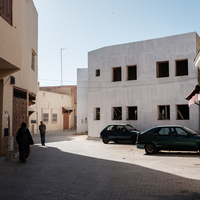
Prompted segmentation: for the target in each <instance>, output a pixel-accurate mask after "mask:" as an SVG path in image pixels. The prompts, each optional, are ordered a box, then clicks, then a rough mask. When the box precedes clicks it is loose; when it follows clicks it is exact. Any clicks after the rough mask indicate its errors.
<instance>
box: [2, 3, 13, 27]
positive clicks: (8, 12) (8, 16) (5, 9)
mask: <svg viewBox="0 0 200 200" xmlns="http://www.w3.org/2000/svg"><path fill="white" fill-rule="evenodd" d="M0 16H1V17H3V18H4V19H5V20H6V21H7V22H8V23H9V24H11V25H12V0H0Z"/></svg>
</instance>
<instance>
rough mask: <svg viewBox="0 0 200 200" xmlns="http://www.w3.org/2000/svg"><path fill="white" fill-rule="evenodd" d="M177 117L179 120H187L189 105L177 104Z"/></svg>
mask: <svg viewBox="0 0 200 200" xmlns="http://www.w3.org/2000/svg"><path fill="white" fill-rule="evenodd" d="M176 108H177V119H180V120H187V119H190V113H189V106H188V105H187V104H186V105H177V106H176Z"/></svg>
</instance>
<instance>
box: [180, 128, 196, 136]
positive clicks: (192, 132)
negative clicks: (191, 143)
mask: <svg viewBox="0 0 200 200" xmlns="http://www.w3.org/2000/svg"><path fill="white" fill-rule="evenodd" d="M183 129H185V130H186V131H187V132H189V133H191V134H192V135H198V134H197V133H196V132H195V131H193V130H191V129H189V128H187V127H183Z"/></svg>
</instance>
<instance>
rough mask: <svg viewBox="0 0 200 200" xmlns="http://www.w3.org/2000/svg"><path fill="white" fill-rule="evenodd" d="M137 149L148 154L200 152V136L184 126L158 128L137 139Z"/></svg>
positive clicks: (143, 133) (144, 133)
mask: <svg viewBox="0 0 200 200" xmlns="http://www.w3.org/2000/svg"><path fill="white" fill-rule="evenodd" d="M137 148H139V149H145V151H146V153H147V154H154V153H156V152H158V151H160V150H170V151H200V135H198V134H197V133H196V132H194V131H192V130H190V129H189V128H187V127H182V126H156V127H153V128H151V129H149V130H147V131H144V132H142V133H141V134H139V135H138V137H137Z"/></svg>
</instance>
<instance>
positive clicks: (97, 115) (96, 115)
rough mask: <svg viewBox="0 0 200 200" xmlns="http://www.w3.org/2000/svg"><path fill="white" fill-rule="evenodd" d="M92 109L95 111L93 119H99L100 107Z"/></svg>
mask: <svg viewBox="0 0 200 200" xmlns="http://www.w3.org/2000/svg"><path fill="white" fill-rule="evenodd" d="M94 111H95V116H94V119H95V120H100V108H95V109H94Z"/></svg>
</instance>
